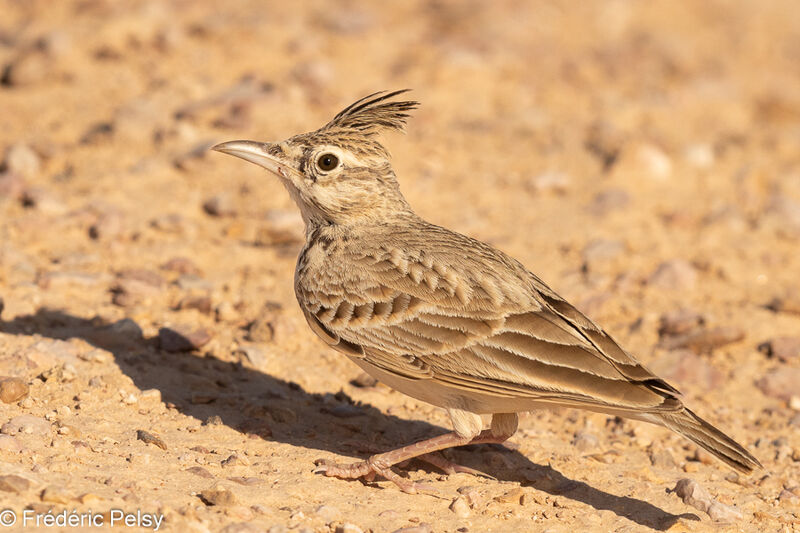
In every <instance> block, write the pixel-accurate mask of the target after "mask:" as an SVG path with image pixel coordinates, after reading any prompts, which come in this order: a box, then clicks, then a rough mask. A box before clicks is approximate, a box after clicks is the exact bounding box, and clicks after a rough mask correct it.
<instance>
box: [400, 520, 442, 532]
mask: <svg viewBox="0 0 800 533" xmlns="http://www.w3.org/2000/svg"><path fill="white" fill-rule="evenodd" d="M392 533H433V527H432V526H431V525H430V524H428V523H425V522H422V523H421V524H419V525H417V526H410V527H401V528H400V529H395V530H394V531H392Z"/></svg>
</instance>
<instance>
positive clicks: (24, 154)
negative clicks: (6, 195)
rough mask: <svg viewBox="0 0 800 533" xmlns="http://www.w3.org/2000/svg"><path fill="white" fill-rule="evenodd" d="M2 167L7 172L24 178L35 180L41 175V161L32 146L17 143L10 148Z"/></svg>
mask: <svg viewBox="0 0 800 533" xmlns="http://www.w3.org/2000/svg"><path fill="white" fill-rule="evenodd" d="M1 166H3V167H4V168H5V170H6V171H8V172H11V173H13V174H19V175H20V176H22V177H23V178H33V177H36V176H37V175H38V174H39V170H40V168H41V160H40V158H39V155H38V154H37V153H36V152H35V151H33V149H32V148H31V147H30V146H28V145H27V144H22V143H17V144H12V145H11V146H9V147H8V149H7V150H6V154H5V158H4V159H3V163H2V165H1Z"/></svg>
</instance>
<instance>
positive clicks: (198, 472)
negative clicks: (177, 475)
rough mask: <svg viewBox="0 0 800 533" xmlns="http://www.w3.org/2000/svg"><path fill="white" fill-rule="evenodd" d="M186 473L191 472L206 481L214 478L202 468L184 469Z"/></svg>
mask: <svg viewBox="0 0 800 533" xmlns="http://www.w3.org/2000/svg"><path fill="white" fill-rule="evenodd" d="M186 472H191V473H192V474H194V475H196V476H200V477H204V478H206V479H213V478H214V475H213V474H212V473H211V472H209V471H208V470H206V469H205V468H203V467H202V466H191V467H189V468H187V469H186Z"/></svg>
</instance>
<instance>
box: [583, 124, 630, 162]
mask: <svg viewBox="0 0 800 533" xmlns="http://www.w3.org/2000/svg"><path fill="white" fill-rule="evenodd" d="M623 143H624V136H623V134H622V133H621V132H620V130H619V129H618V128H617V127H615V126H614V125H613V124H611V123H609V122H606V121H598V122H595V123H593V124H592V125H591V126H590V127H589V129H588V131H587V132H586V140H585V141H584V147H585V148H586V149H587V150H588V151H589V152H590V153H592V154H593V155H594V156H596V157H597V158H598V159H599V160H600V164H601V165H602V168H603V172H608V171H609V170H611V168H612V167H613V166H614V164H615V163H616V162H617V159H618V158H619V155H620V152H621V151H622V146H623Z"/></svg>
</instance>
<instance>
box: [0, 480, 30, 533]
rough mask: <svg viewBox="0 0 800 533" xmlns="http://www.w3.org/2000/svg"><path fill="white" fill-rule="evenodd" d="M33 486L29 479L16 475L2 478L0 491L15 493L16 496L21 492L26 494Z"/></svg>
mask: <svg viewBox="0 0 800 533" xmlns="http://www.w3.org/2000/svg"><path fill="white" fill-rule="evenodd" d="M32 485H33V483H31V481H30V480H29V479H27V478H24V477H22V476H18V475H16V474H8V475H5V476H0V491H3V492H13V493H15V494H19V493H20V492H25V491H26V490H28V489H29V488H31V486H32ZM3 525H7V524H3Z"/></svg>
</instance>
